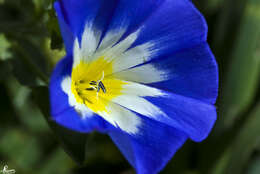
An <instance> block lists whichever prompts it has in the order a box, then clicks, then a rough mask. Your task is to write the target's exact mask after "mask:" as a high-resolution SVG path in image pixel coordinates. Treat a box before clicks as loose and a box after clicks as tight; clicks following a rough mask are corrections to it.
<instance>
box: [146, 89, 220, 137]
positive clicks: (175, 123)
mask: <svg viewBox="0 0 260 174" xmlns="http://www.w3.org/2000/svg"><path fill="white" fill-rule="evenodd" d="M145 98H146V99H147V100H148V101H149V102H151V103H153V104H154V105H155V106H157V107H158V108H160V110H161V111H162V112H164V113H165V114H166V115H167V116H166V115H157V116H156V120H157V121H160V122H162V123H164V124H167V125H169V126H172V127H174V128H176V129H178V130H179V131H182V132H184V133H186V134H187V135H188V137H189V138H191V139H192V140H194V141H198V142H200V141H202V140H204V139H205V138H206V137H207V136H208V134H209V133H210V131H211V129H212V127H213V126H214V123H215V121H216V118H217V114H216V108H215V107H214V106H213V105H211V104H207V103H203V102H201V101H199V100H194V99H192V98H187V97H183V96H180V95H176V94H172V93H165V95H164V96H159V97H145Z"/></svg>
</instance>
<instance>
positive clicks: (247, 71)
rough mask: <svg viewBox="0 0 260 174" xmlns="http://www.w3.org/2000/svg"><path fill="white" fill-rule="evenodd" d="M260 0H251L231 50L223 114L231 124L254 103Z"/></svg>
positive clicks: (259, 63) (258, 64) (259, 69)
mask: <svg viewBox="0 0 260 174" xmlns="http://www.w3.org/2000/svg"><path fill="white" fill-rule="evenodd" d="M259 11H260V0H249V3H248V4H247V6H246V10H245V13H244V16H243V21H242V25H241V28H240V34H239V37H238V39H237V41H236V44H235V48H234V50H233V53H232V62H231V64H230V68H229V73H228V74H227V79H226V81H225V82H226V83H225V84H224V92H223V99H222V100H221V102H220V103H221V106H220V114H221V116H222V117H223V118H225V119H223V120H224V125H226V126H230V125H231V124H233V122H234V121H235V119H237V118H238V116H239V115H241V114H242V113H244V112H245V111H246V109H247V108H248V107H249V106H250V104H252V100H253V99H254V96H255V94H256V89H257V84H258V82H259V80H260V77H259V72H260V57H258V56H259V55H257V54H256V53H257V51H259V50H257V48H258V46H259V44H260V42H259V41H260V13H259Z"/></svg>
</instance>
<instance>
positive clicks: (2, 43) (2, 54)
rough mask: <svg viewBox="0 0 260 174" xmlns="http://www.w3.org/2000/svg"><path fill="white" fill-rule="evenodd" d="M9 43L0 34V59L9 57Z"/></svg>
mask: <svg viewBox="0 0 260 174" xmlns="http://www.w3.org/2000/svg"><path fill="white" fill-rule="evenodd" d="M10 46H11V44H10V43H9V41H8V40H7V39H6V38H5V36H4V35H3V34H0V60H7V59H10V58H11V53H10V52H9V51H8V49H9V48H10Z"/></svg>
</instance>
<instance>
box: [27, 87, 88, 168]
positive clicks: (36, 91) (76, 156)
mask: <svg viewBox="0 0 260 174" xmlns="http://www.w3.org/2000/svg"><path fill="white" fill-rule="evenodd" d="M32 92H33V97H34V100H35V102H36V103H37V104H38V106H39V108H40V109H41V111H42V113H43V114H44V116H45V119H46V120H47V122H48V124H49V126H50V127H51V129H52V130H53V131H54V133H55V135H56V136H57V138H58V140H59V141H60V142H61V144H62V145H63V148H64V150H65V151H66V152H67V153H68V154H69V155H70V156H71V158H72V159H73V160H75V161H76V162H78V163H79V164H83V163H84V161H85V146H86V142H87V139H88V135H86V134H82V133H78V132H75V131H72V130H69V129H66V128H64V127H62V126H60V125H58V124H57V123H56V122H54V121H53V120H52V118H51V116H50V108H49V105H50V104H49V91H48V88H47V87H36V88H33V91H32Z"/></svg>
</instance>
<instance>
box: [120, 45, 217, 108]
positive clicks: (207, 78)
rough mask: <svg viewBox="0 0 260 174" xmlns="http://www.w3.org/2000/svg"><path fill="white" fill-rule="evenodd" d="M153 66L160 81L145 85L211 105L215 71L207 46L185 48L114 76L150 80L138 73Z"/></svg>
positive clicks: (212, 57) (214, 89)
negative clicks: (137, 77)
mask: <svg viewBox="0 0 260 174" xmlns="http://www.w3.org/2000/svg"><path fill="white" fill-rule="evenodd" d="M147 65H152V66H153V67H155V68H156V69H158V70H160V71H163V72H165V73H166V74H165V75H164V76H165V77H164V76H163V78H162V79H163V80H162V81H158V82H154V83H146V85H149V86H152V87H155V88H159V89H162V90H165V91H170V92H173V93H175V94H179V95H183V96H186V97H190V98H194V99H198V100H201V101H203V102H206V103H210V104H214V103H215V101H216V98H217V95H218V69H217V64H216V61H215V59H214V56H213V54H212V53H211V51H210V48H209V46H208V44H207V43H205V42H204V43H201V44H199V45H196V46H194V47H191V48H186V49H183V50H180V51H178V52H175V53H172V54H171V55H167V56H161V57H157V58H156V59H153V60H151V61H149V62H147V63H144V64H141V65H138V66H135V67H132V68H129V69H126V70H124V71H120V72H117V73H115V75H117V76H118V77H120V76H122V74H126V75H123V76H122V78H124V80H128V81H135V76H127V74H129V73H135V72H138V74H136V75H139V76H142V77H146V76H149V74H147V71H141V69H142V68H143V67H144V66H147Z"/></svg>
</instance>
